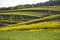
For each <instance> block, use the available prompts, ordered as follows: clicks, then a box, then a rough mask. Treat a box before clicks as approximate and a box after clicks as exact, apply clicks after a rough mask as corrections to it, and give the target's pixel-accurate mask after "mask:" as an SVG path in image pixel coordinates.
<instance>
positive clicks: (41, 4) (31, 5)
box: [0, 0, 60, 10]
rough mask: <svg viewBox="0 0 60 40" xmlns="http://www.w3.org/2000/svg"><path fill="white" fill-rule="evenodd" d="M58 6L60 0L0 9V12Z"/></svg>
mask: <svg viewBox="0 0 60 40" xmlns="http://www.w3.org/2000/svg"><path fill="white" fill-rule="evenodd" d="M54 5H60V0H58V1H47V2H44V3H37V4H26V5H18V6H15V7H8V8H5V7H4V8H0V10H13V9H22V8H32V7H40V6H54Z"/></svg>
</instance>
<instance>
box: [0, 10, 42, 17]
mask: <svg viewBox="0 0 60 40" xmlns="http://www.w3.org/2000/svg"><path fill="white" fill-rule="evenodd" d="M0 14H2V15H26V16H36V17H40V16H42V15H43V14H42V13H41V14H40V13H39V12H24V11H20V12H6V13H0Z"/></svg>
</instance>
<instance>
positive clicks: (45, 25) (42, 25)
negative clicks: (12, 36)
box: [0, 14, 60, 31]
mask: <svg viewBox="0 0 60 40" xmlns="http://www.w3.org/2000/svg"><path fill="white" fill-rule="evenodd" d="M58 17H60V14H57V15H52V16H48V17H44V18H40V19H36V20H33V21H34V22H35V21H39V20H40V21H41V20H50V19H55V18H58ZM33 21H32V20H30V21H28V22H23V23H20V24H16V25H11V26H7V27H3V28H0V30H3V31H6V30H13V29H31V28H33V29H35V28H50V27H52V28H53V27H54V28H59V27H60V22H42V23H36V24H30V25H25V24H26V23H27V24H28V23H30V22H33ZM21 24H22V25H21Z"/></svg>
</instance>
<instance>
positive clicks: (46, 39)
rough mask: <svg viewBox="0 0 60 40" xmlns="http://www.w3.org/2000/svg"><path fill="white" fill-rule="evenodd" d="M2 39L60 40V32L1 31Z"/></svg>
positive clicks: (0, 36) (0, 37) (0, 39)
mask: <svg viewBox="0 0 60 40" xmlns="http://www.w3.org/2000/svg"><path fill="white" fill-rule="evenodd" d="M0 40H60V32H52V31H50V32H46V31H43V32H39V31H37V32H26V31H5V32H3V31H1V32H0Z"/></svg>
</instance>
